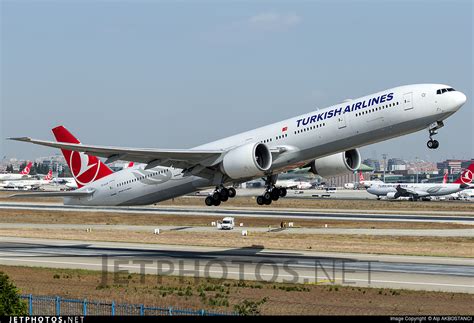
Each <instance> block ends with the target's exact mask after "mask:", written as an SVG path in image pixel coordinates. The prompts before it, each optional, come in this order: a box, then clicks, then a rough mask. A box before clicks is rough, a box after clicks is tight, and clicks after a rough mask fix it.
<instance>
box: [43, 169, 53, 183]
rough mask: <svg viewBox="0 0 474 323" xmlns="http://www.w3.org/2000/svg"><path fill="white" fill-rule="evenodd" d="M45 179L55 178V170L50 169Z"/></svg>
mask: <svg viewBox="0 0 474 323" xmlns="http://www.w3.org/2000/svg"><path fill="white" fill-rule="evenodd" d="M43 179H44V180H45V181H50V180H52V179H53V171H52V170H51V169H50V170H49V172H48V174H47V175H46V176H45V177H44V178H43Z"/></svg>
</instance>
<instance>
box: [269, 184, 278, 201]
mask: <svg viewBox="0 0 474 323" xmlns="http://www.w3.org/2000/svg"><path fill="white" fill-rule="evenodd" d="M270 195H271V196H272V200H273V201H278V199H279V198H280V189H279V188H276V187H275V188H274V189H273V190H272V191H271V192H270Z"/></svg>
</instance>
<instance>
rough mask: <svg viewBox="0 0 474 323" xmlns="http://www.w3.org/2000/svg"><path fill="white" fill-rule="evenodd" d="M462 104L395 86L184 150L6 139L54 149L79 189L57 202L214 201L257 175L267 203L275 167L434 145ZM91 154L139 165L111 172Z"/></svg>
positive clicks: (65, 137) (336, 169)
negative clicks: (369, 149)
mask: <svg viewBox="0 0 474 323" xmlns="http://www.w3.org/2000/svg"><path fill="white" fill-rule="evenodd" d="M465 102H466V96H465V95H464V94H463V93H462V92H459V91H456V90H454V89H453V88H451V87H450V86H448V85H442V84H415V85H407V86H400V87H396V88H392V89H388V90H384V91H381V92H377V93H374V94H370V95H367V96H364V97H361V98H358V99H354V100H351V101H345V102H343V103H339V104H337V105H334V106H330V107H327V108H325V109H321V110H316V111H313V112H310V113H307V114H303V115H300V116H297V117H294V118H290V119H286V120H283V121H281V122H277V123H273V124H270V125H267V126H264V127H261V128H257V129H254V130H250V131H247V132H243V133H240V134H237V135H234V136H230V137H227V138H224V139H221V140H217V141H214V142H210V143H208V144H204V145H201V146H198V147H194V148H191V149H155V148H125V147H109V146H94V145H84V144H81V143H80V142H79V141H78V140H77V139H76V138H74V137H73V136H72V135H71V134H70V133H69V132H68V131H67V130H66V129H65V128H64V127H62V126H60V127H57V128H55V129H53V133H54V135H55V136H56V139H57V140H58V141H59V142H55V141H45V140H37V139H31V138H28V137H21V138H10V139H12V140H17V141H23V142H29V143H34V144H38V145H43V146H49V147H55V148H60V149H61V150H62V152H63V154H64V156H65V159H66V161H67V162H68V164H69V167H70V168H71V171H72V173H73V175H74V177H75V179H76V181H77V184H78V187H79V189H77V190H75V191H72V192H50V193H51V194H50V195H49V196H64V197H65V200H64V203H65V204H74V205H99V206H100V205H103V206H108V205H146V204H152V203H157V202H160V201H164V200H167V199H171V198H174V197H178V196H182V195H185V194H189V193H192V192H195V191H201V190H204V189H206V188H212V187H215V190H214V191H213V192H212V194H211V195H210V196H208V197H206V199H205V202H206V204H207V205H209V206H210V205H216V206H217V205H219V204H221V202H225V201H226V200H227V199H228V198H229V197H233V196H235V190H234V189H233V188H232V187H230V188H227V187H229V185H231V184H239V183H244V182H247V181H249V180H252V179H255V178H261V177H262V176H264V177H265V178H266V190H265V192H264V193H263V194H262V195H260V196H258V197H257V199H256V200H257V203H258V204H259V205H263V204H265V205H268V204H271V203H272V201H275V200H278V198H279V197H282V196H284V195H285V192H286V190H285V189H284V188H283V189H280V188H278V187H276V186H275V183H276V180H277V177H278V174H279V173H281V172H285V171H288V170H290V169H295V168H298V167H302V166H308V167H310V168H311V171H312V172H314V173H316V174H319V175H320V176H322V177H329V176H334V175H338V174H344V173H352V172H353V171H354V170H356V169H357V168H358V167H359V165H360V161H361V159H360V154H359V151H358V149H357V148H358V147H361V146H365V145H369V144H373V143H376V142H380V141H384V140H387V139H390V138H395V137H398V136H403V135H406V134H409V133H413V132H416V131H420V130H422V129H428V132H429V138H430V140H429V141H428V143H427V145H428V148H430V149H435V148H437V147H438V145H439V144H438V142H437V141H436V140H433V139H432V136H433V135H435V134H436V133H437V131H438V129H439V128H441V127H443V126H444V123H443V120H445V119H446V118H448V117H449V116H451V115H452V114H454V113H455V112H456V111H458V109H459V108H461V106H462V105H463V104H464V103H465ZM96 156H98V157H103V158H107V160H106V163H110V162H114V161H117V160H126V161H134V162H138V163H144V164H147V165H146V167H145V168H144V169H134V168H127V169H124V170H122V171H119V172H117V173H113V172H112V171H111V170H110V169H109V168H108V167H107V166H106V165H105V164H103V163H102V162H101V161H100V160H98V158H97V157H96ZM30 194H31V193H30ZM39 194H41V193H39ZM44 194H46V193H43V196H44ZM38 196H42V195H38ZM46 196H48V195H46Z"/></svg>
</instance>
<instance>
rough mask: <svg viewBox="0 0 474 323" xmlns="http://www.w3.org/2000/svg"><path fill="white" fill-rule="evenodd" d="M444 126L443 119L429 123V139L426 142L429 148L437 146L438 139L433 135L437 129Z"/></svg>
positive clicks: (436, 132)
mask: <svg viewBox="0 0 474 323" xmlns="http://www.w3.org/2000/svg"><path fill="white" fill-rule="evenodd" d="M443 126H444V124H443V121H436V122H434V123H432V124H431V125H430V127H429V128H428V131H429V133H430V140H428V142H427V143H426V146H427V147H428V148H429V149H436V148H438V147H439V142H438V140H434V139H433V136H434V135H436V134H438V129H440V128H442V127H443Z"/></svg>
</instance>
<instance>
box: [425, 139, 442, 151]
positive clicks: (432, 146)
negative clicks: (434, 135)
mask: <svg viewBox="0 0 474 323" xmlns="http://www.w3.org/2000/svg"><path fill="white" fill-rule="evenodd" d="M426 146H428V148H429V149H436V148H438V147H439V142H438V140H431V139H430V140H429V141H428V142H427V143H426Z"/></svg>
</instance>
